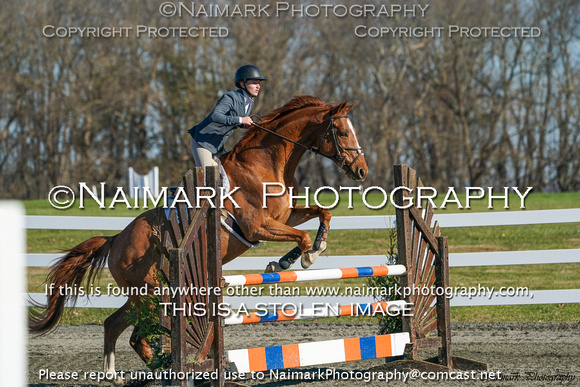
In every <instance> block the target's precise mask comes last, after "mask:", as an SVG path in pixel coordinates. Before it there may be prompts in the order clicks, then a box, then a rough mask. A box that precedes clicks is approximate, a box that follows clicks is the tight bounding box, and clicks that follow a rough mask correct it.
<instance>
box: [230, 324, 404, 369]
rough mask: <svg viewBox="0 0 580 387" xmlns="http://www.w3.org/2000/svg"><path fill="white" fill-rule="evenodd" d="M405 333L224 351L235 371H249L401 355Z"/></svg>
mask: <svg viewBox="0 0 580 387" xmlns="http://www.w3.org/2000/svg"><path fill="white" fill-rule="evenodd" d="M409 342H410V338H409V333H408V332H402V333H393V334H390V335H380V336H370V337H356V338H352V339H338V340H328V341H316V342H310V343H302V344H289V345H277V346H274V347H261V348H251V349H236V350H232V351H227V359H228V362H230V363H234V364H235V368H236V369H237V372H241V373H250V372H260V371H269V370H276V369H282V368H294V367H305V366H313V365H318V364H327V363H339V362H346V361H355V360H363V359H378V358H383V357H392V356H402V355H403V354H404V352H405V345H407V344H408V343H409Z"/></svg>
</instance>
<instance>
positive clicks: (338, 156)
mask: <svg viewBox="0 0 580 387" xmlns="http://www.w3.org/2000/svg"><path fill="white" fill-rule="evenodd" d="M252 117H256V118H258V119H259V120H261V118H260V117H259V116H257V115H254V114H253V115H252ZM341 118H348V115H342V116H333V115H332V114H330V119H329V122H328V126H327V127H326V130H325V131H324V132H323V133H322V135H321V136H320V138H319V139H318V146H316V147H309V146H307V145H304V144H302V143H299V142H297V141H294V140H292V139H291V138H288V137H286V136H283V135H281V134H280V133H276V132H274V131H273V130H270V129H268V128H264V127H263V126H261V125H258V124H256V123H255V122H254V123H253V125H254V126H255V127H256V128H258V129H261V130H264V131H266V132H268V133H270V134H273V135H275V136H277V137H280V138H281V139H283V140H285V141H288V142H290V143H292V144H294V145H298V146H299V147H302V148H304V149H306V150H307V151H309V152H312V153H314V154H315V155H320V156H322V157H325V158H327V159H329V160H332V161H333V162H334V163H335V164H336V165H338V166H339V167H340V168H341V169H344V167H346V168H347V170H348V171H349V172H350V173H354V172H352V170H351V169H350V167H351V166H352V165H353V164H354V163H355V162H356V160H358V158H359V157H361V156H363V155H364V153H363V150H362V148H361V147H358V148H355V147H344V146H342V145H340V142H339V141H338V133H337V131H338V128H337V127H336V126H334V120H338V119H341ZM328 131H330V132H331V133H332V141H333V142H334V149H335V150H336V153H335V154H334V156H328V155H325V154H324V153H322V152H321V151H320V145H321V144H322V140H323V139H324V137H326V134H327V133H328ZM345 151H356V152H357V156H356V157H355V158H354V159H353V160H352V161H351V162H350V163H347V162H346V152H345Z"/></svg>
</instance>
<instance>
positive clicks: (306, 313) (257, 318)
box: [224, 300, 406, 325]
mask: <svg viewBox="0 0 580 387" xmlns="http://www.w3.org/2000/svg"><path fill="white" fill-rule="evenodd" d="M405 306H406V302H405V301H403V300H399V301H388V302H373V303H366V304H348V305H321V306H320V307H317V308H302V305H295V308H293V309H284V310H282V309H280V310H273V311H264V312H252V313H234V312H233V311H232V313H231V314H230V315H228V316H226V317H225V318H224V322H225V325H239V324H255V323H264V322H274V321H291V320H304V319H318V318H328V317H340V316H375V315H377V314H378V315H381V316H384V315H386V314H390V315H400V314H401V313H402V310H403V309H404V308H405Z"/></svg>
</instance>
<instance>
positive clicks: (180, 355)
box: [169, 249, 186, 385]
mask: <svg viewBox="0 0 580 387" xmlns="http://www.w3.org/2000/svg"><path fill="white" fill-rule="evenodd" d="M169 262H170V263H169V271H170V279H169V281H170V282H169V284H170V286H171V288H174V289H177V288H182V287H183V276H182V275H181V265H180V259H179V249H171V250H170V251H169ZM171 303H172V305H173V307H172V308H171V313H172V314H173V315H172V317H171V369H172V370H173V371H174V372H185V358H186V348H185V341H184V340H182V339H181V338H183V337H185V316H184V315H183V313H175V310H174V308H175V306H179V307H181V306H182V305H183V296H182V295H181V293H180V292H175V294H174V295H173V296H172V297H171ZM182 385H183V384H182Z"/></svg>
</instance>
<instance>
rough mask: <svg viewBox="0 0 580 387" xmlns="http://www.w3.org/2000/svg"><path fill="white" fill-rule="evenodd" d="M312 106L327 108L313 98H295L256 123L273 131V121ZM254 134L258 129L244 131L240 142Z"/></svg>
mask: <svg viewBox="0 0 580 387" xmlns="http://www.w3.org/2000/svg"><path fill="white" fill-rule="evenodd" d="M314 106H328V103H327V102H325V101H324V100H322V99H320V98H318V97H313V96H310V95H301V96H296V97H294V98H292V99H291V100H290V101H288V102H287V103H286V104H285V105H284V106H282V107H279V108H278V109H275V110H272V111H271V112H270V113H267V114H266V115H264V116H262V117H261V118H262V119H261V121H258V122H256V123H257V124H258V125H260V126H264V127H266V128H268V129H270V130H274V131H275V130H276V125H271V123H273V122H274V121H276V120H278V119H280V118H282V117H284V116H285V115H287V114H289V113H291V112H294V111H296V110H298V109H302V108H306V107H314ZM256 132H260V129H259V128H257V127H255V126H252V127H251V128H249V129H248V130H247V131H246V133H245V134H244V136H243V137H242V140H244V139H246V138H248V137H250V136H252V134H254V133H256ZM242 140H240V141H242Z"/></svg>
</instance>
